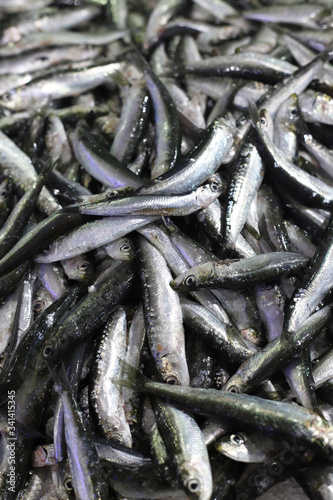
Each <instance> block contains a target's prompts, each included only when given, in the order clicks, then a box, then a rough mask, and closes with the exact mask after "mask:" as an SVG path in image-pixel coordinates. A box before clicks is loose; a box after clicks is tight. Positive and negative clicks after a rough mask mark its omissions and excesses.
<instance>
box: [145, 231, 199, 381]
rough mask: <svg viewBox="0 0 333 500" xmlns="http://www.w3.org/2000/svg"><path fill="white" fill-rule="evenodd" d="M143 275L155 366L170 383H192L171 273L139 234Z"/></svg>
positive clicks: (155, 251) (158, 253)
mask: <svg viewBox="0 0 333 500" xmlns="http://www.w3.org/2000/svg"><path fill="white" fill-rule="evenodd" d="M138 245H139V251H140V268H141V269H140V278H141V284H142V289H143V297H144V306H143V307H144V317H145V329H146V334H147V339H148V344H149V349H150V352H151V354H152V357H153V360H154V363H155V366H156V368H157V370H158V372H159V374H160V377H161V378H162V380H164V381H165V382H166V383H167V384H180V385H188V384H189V381H190V378H189V373H188V367H187V362H186V357H185V337H184V328H183V324H182V312H181V306H180V301H179V297H178V294H177V292H175V291H174V290H173V289H172V288H171V287H170V285H169V282H170V278H171V273H170V271H169V269H168V267H167V265H166V262H165V260H164V258H163V256H162V255H161V254H160V252H159V251H158V250H157V249H156V248H155V247H153V246H152V245H151V243H149V241H147V240H146V239H145V238H143V237H142V236H141V237H140V238H139V242H138Z"/></svg>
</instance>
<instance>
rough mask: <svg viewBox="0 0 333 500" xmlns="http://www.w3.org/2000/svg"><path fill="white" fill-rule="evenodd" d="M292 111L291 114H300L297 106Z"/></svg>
mask: <svg viewBox="0 0 333 500" xmlns="http://www.w3.org/2000/svg"><path fill="white" fill-rule="evenodd" d="M290 112H291V114H292V115H294V116H296V115H297V114H298V111H297V109H296V108H293V109H292V110H291V111H290Z"/></svg>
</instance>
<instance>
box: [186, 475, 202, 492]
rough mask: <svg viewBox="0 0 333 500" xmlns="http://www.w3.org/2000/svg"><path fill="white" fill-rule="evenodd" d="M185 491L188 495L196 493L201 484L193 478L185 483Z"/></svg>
mask: <svg viewBox="0 0 333 500" xmlns="http://www.w3.org/2000/svg"><path fill="white" fill-rule="evenodd" d="M186 486H187V489H188V491H189V492H190V493H197V492H199V491H200V488H201V484H200V481H199V479H197V478H195V477H193V478H191V479H189V480H188V481H187V485H186Z"/></svg>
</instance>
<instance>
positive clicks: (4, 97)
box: [2, 92, 12, 102]
mask: <svg viewBox="0 0 333 500" xmlns="http://www.w3.org/2000/svg"><path fill="white" fill-rule="evenodd" d="M2 98H3V100H4V101H7V102H8V101H10V100H11V98H12V94H11V93H10V92H6V93H5V94H4V95H3V96H2Z"/></svg>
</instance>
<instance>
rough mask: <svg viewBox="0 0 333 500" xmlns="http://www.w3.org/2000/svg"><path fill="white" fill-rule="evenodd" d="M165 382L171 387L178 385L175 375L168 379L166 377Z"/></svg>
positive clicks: (169, 376)
mask: <svg viewBox="0 0 333 500" xmlns="http://www.w3.org/2000/svg"><path fill="white" fill-rule="evenodd" d="M164 381H165V382H166V383H167V384H169V385H177V384H178V379H177V377H176V376H175V375H168V376H167V377H165V380H164Z"/></svg>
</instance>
